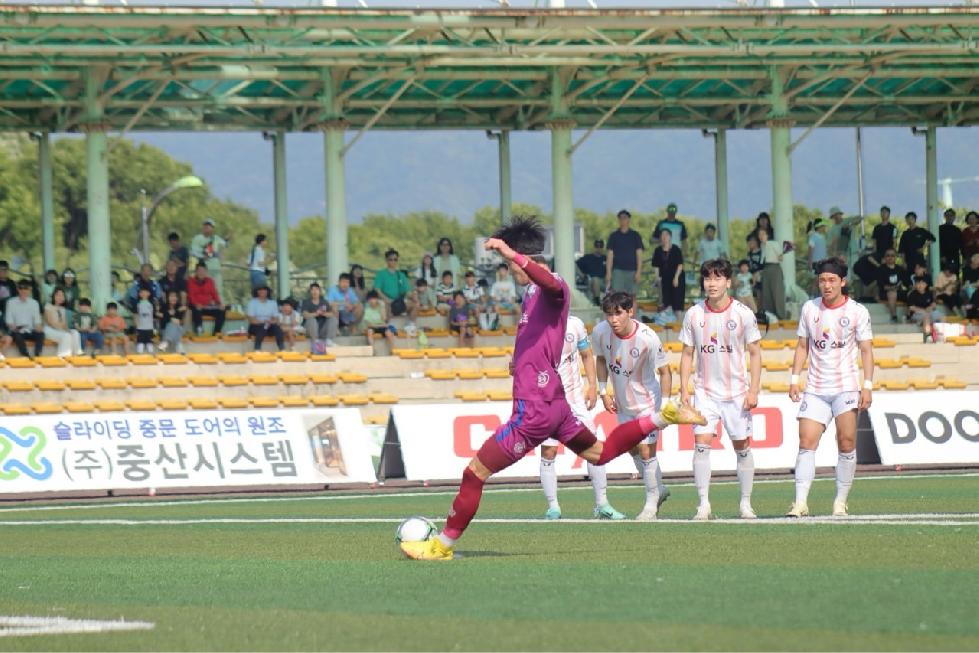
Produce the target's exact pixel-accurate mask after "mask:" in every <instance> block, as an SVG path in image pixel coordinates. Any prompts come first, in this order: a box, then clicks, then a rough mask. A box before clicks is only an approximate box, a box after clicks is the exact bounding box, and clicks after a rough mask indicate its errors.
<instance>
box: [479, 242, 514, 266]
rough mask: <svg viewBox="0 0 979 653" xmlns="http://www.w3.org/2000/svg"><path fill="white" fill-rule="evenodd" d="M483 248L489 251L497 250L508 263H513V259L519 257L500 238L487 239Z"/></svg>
mask: <svg viewBox="0 0 979 653" xmlns="http://www.w3.org/2000/svg"><path fill="white" fill-rule="evenodd" d="M483 247H484V248H486V249H489V250H496V251H497V252H499V253H500V256H502V257H503V258H505V259H506V260H508V261H512V260H513V257H514V256H516V255H517V253H516V252H515V251H513V248H512V247H510V246H509V245H507V244H506V243H505V242H503V241H502V240H500V239H499V238H487V239H486V242H485V243H483Z"/></svg>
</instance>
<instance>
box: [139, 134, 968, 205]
mask: <svg viewBox="0 0 979 653" xmlns="http://www.w3.org/2000/svg"><path fill="white" fill-rule="evenodd" d="M580 135H581V134H580V133H576V134H575V138H578V137H579V136H580ZM800 135H801V130H794V131H793V138H798V137H799V136H800ZM134 138H135V139H136V140H142V141H146V142H148V143H152V144H153V145H156V146H157V147H160V148H162V149H163V150H165V151H166V152H167V153H169V154H170V155H171V156H173V157H175V158H177V159H178V160H181V161H185V162H187V163H190V164H191V165H192V166H193V168H194V170H195V172H196V174H198V175H200V176H202V177H203V178H205V179H206V180H207V182H208V184H209V185H210V186H211V188H212V189H213V191H214V193H215V195H217V196H218V197H222V198H228V199H233V200H234V201H235V202H238V203H240V204H244V205H246V206H249V207H252V208H254V209H256V210H257V211H258V212H259V214H260V215H261V218H262V220H263V221H265V222H271V221H272V217H273V200H272V147H271V144H270V143H268V142H266V141H264V140H263V139H262V136H261V134H240V133H235V134H211V133H200V134H184V133H174V134H163V133H157V134H135V135H134ZM863 144H864V179H865V182H864V188H865V192H866V201H865V206H866V211H867V213H876V211H877V209H878V208H879V207H880V205H881V204H888V205H890V206H891V208H892V210H893V211H894V213H895V215H898V214H900V215H903V213H904V212H906V211H916V212H918V214H919V216H922V215H923V214H924V207H925V186H924V183H923V179H924V170H925V154H924V150H925V141H924V138H923V137H918V136H914V135H912V133H911V130H910V129H906V128H901V129H898V128H892V129H887V128H875V129H864V130H863ZM769 148H770V145H769V136H768V132H767V131H766V130H741V131H733V132H729V134H728V187H729V197H730V199H729V201H730V214H731V217H732V218H735V219H736V218H748V217H754V216H755V215H756V214H757V213H758V211H762V210H768V209H769V207H770V205H771V195H772V192H771V170H770V149H769ZM286 151H287V175H288V188H289V218H290V222H292V223H295V222H296V221H297V220H299V219H300V218H302V217H305V216H309V215H322V214H323V212H324V207H325V199H324V198H325V194H324V177H323V138H322V136H321V135H318V134H290V135H288V137H287V139H286ZM977 152H979V129H975V128H947V129H939V130H938V173H939V178H943V177H956V178H957V177H974V176H979V156H977ZM511 161H512V171H513V198H514V201H520V202H527V203H530V204H536V205H539V206H542V207H545V209H548V208H549V207H550V206H551V185H550V184H551V166H550V137H549V135H548V134H547V132H514V133H513V134H512V136H511ZM792 167H793V199H794V201H795V202H796V203H799V204H805V205H807V206H811V207H813V208H819V209H822V210H823V211H826V210H827V209H828V208H829V207H830V206H832V205H839V206H840V207H842V208H843V209H844V211H846V212H847V213H856V212H857V183H856V156H855V146H854V130H852V129H821V130H817V131H816V132H814V133H813V134H812V135H810V136H809V137H808V138H807V139H806V140H805V141H804V142H803V143H802V144H800V145H799V147H798V148H797V149H796V150H795V152H794V154H793V159H792ZM573 170H574V199H575V205H576V206H580V207H583V208H587V209H591V210H594V211H615V210H618V209H620V208H623V207H628V208H631V209H638V210H643V211H649V210H655V209H658V208H661V207H664V206H665V205H666V204H667V203H668V202H670V201H675V202H677V203H678V204H679V205H680V212H681V214H686V215H695V216H698V217H702V218H707V219H713V217H714V215H715V205H714V162H713V141H712V140H711V139H709V138H704V137H703V136H702V135H701V133H700V132H699V131H692V130H683V131H674V130H644V131H614V130H608V131H601V132H597V133H595V134H593V135H592V136H591V137H590V138H589V139H588V140H587V141H586V142H585V143H584V144H583V145H582V146H581V147H580V148H579V149H578V150H577V151H576V152H575V155H574V161H573ZM346 180H347V212H348V216H349V219H350V221H351V222H359V221H360V220H361V219H362V218H363V216H364V215H366V214H370V213H405V212H408V211H417V210H438V211H442V212H445V213H447V214H450V215H454V216H457V217H458V218H459V219H460V220H461V221H462V222H466V223H468V222H470V221H471V220H472V216H473V214H474V213H475V211H476V210H477V209H478V208H480V207H483V206H487V205H493V206H496V205H497V203H498V201H499V200H498V197H499V196H498V192H499V191H498V188H499V186H498V183H499V182H498V177H497V146H496V142H495V141H491V140H489V139H487V138H486V135H485V134H484V133H483V132H481V131H478V132H445V131H431V132H382V131H377V132H371V133H369V134H366V135H365V136H364V138H362V139H361V140H360V141H358V143H357V144H356V145H355V146H354V147H353V148H352V149H351V150H350V152H349V153H348V154H347V161H346ZM952 191H953V197H954V200H955V204H956V206H958V207H963V206H967V207H979V182H965V183H960V184H954V185H953V186H952ZM939 198H941V190H940V191H939Z"/></svg>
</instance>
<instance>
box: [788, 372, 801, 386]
mask: <svg viewBox="0 0 979 653" xmlns="http://www.w3.org/2000/svg"><path fill="white" fill-rule="evenodd" d="M789 385H799V375H798V374H793V375H792V376H790V377H789Z"/></svg>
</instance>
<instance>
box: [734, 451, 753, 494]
mask: <svg viewBox="0 0 979 653" xmlns="http://www.w3.org/2000/svg"><path fill="white" fill-rule="evenodd" d="M734 453H735V454H737V456H738V483H739V484H740V485H741V505H742V506H750V505H751V487H752V485H754V482H755V456H754V454H752V453H751V447H750V446H749V447H747V448H746V449H742V450H741V451H735V452H734Z"/></svg>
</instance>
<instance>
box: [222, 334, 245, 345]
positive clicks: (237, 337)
mask: <svg viewBox="0 0 979 653" xmlns="http://www.w3.org/2000/svg"><path fill="white" fill-rule="evenodd" d="M221 340H223V341H224V342H231V343H242V342H248V341H249V340H250V336H248V335H246V334H244V333H229V334H227V335H222V336H221Z"/></svg>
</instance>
